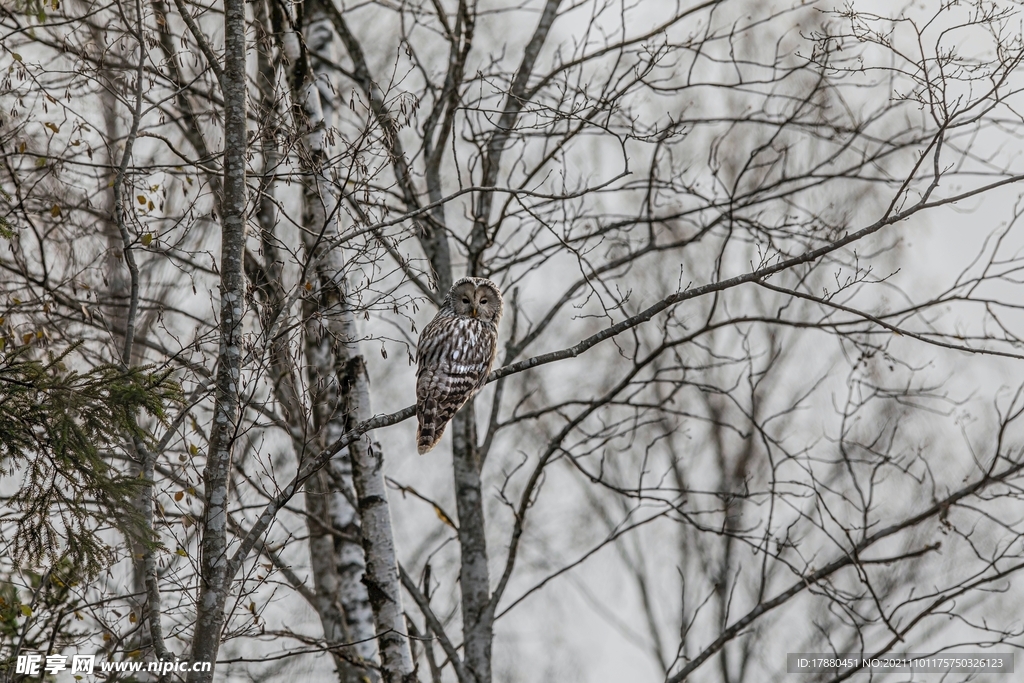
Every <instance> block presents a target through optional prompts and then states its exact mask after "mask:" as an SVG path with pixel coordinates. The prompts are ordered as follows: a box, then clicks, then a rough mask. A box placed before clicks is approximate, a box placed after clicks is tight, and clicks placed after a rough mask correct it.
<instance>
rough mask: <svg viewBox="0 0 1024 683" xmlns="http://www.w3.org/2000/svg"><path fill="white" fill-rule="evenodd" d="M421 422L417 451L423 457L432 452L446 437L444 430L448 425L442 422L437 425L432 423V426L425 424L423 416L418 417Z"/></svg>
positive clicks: (417, 430)
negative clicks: (442, 438) (444, 436)
mask: <svg viewBox="0 0 1024 683" xmlns="http://www.w3.org/2000/svg"><path fill="white" fill-rule="evenodd" d="M416 417H417V418H418V421H419V426H418V427H417V428H416V450H417V451H419V454H420V455H423V454H424V453H426V452H427V451H429V450H432V449H433V448H434V446H436V445H437V442H438V441H440V440H441V437H442V436H443V435H444V428H445V425H446V424H447V423H446V422H442V423H441V424H436V423H434V422H433V421H431V424H424V419H423V418H424V417H425V416H423V415H417V416H416Z"/></svg>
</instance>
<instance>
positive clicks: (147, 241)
mask: <svg viewBox="0 0 1024 683" xmlns="http://www.w3.org/2000/svg"><path fill="white" fill-rule="evenodd" d="M141 242H142V246H144V247H148V246H149V245H151V244H152V243H153V233H151V232H147V233H146V234H145V235H143V236H142V240H141Z"/></svg>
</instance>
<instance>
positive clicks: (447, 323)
mask: <svg viewBox="0 0 1024 683" xmlns="http://www.w3.org/2000/svg"><path fill="white" fill-rule="evenodd" d="M503 306H504V303H503V302H502V300H501V291H500V290H499V289H498V286H497V285H495V284H494V283H493V282H491V281H490V280H487V279H484V278H480V277H464V278H462V279H461V280H459V281H458V282H456V283H455V284H454V285H452V288H451V289H450V290H448V295H447V296H446V297H445V298H444V301H443V302H442V303H441V308H440V310H439V311H438V312H437V315H435V316H434V319H433V320H431V321H430V323H428V324H427V326H426V327H425V328H423V334H421V335H420V341H419V344H418V345H417V348H416V362H417V365H418V367H417V369H416V420H417V421H418V423H419V426H418V428H417V429H416V446H417V450H418V451H419V452H420V453H421V454H423V453H426V452H427V451H429V450H430V449H432V448H433V447H434V446H436V445H437V442H438V441H440V440H441V435H442V434H444V428H445V425H447V424H448V421H449V420H451V419H452V416H453V415H455V413H456V412H457V411H458V410H459V408H461V407H462V406H463V405H465V403H466V401H468V400H469V399H471V398H472V397H473V395H474V394H475V393H476V392H478V391H480V389H481V388H483V386H484V383H485V382H486V381H487V375H488V374H490V372H491V365H493V364H494V356H495V351H496V350H497V348H498V321H499V320H501V312H502V307H503Z"/></svg>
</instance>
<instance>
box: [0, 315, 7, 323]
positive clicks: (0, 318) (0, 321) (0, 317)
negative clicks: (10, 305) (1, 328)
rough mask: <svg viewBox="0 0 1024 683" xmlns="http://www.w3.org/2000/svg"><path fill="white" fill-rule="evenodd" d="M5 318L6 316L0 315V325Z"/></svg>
mask: <svg viewBox="0 0 1024 683" xmlns="http://www.w3.org/2000/svg"><path fill="white" fill-rule="evenodd" d="M5 320H7V318H5V317H3V316H2V315H0V325H3V324H4V321H5Z"/></svg>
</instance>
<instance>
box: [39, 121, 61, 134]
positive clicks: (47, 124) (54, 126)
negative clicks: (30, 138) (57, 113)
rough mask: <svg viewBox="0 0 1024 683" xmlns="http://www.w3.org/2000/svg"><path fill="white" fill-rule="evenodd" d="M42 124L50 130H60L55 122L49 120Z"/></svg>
mask: <svg viewBox="0 0 1024 683" xmlns="http://www.w3.org/2000/svg"><path fill="white" fill-rule="evenodd" d="M43 125H44V126H46V127H47V128H49V129H50V130H52V131H53V132H54V133H59V132H60V126H58V125H57V124H55V123H50V122H49V121H47V122H46V123H44V124H43Z"/></svg>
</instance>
